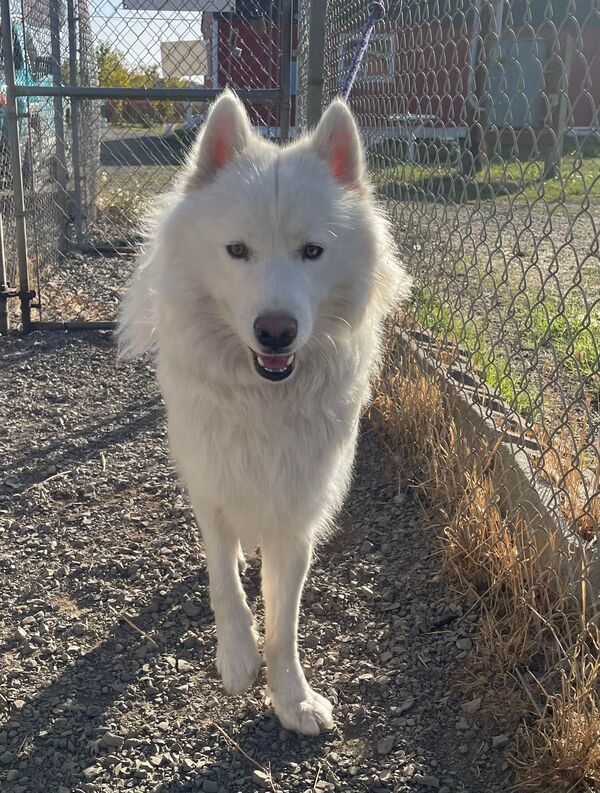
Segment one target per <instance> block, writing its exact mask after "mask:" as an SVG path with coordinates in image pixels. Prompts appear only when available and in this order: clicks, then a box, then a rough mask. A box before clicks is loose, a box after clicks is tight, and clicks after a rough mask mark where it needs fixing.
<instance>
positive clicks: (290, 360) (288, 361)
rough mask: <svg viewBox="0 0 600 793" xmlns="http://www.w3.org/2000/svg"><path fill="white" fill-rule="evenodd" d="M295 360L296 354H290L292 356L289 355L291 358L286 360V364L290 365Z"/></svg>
mask: <svg viewBox="0 0 600 793" xmlns="http://www.w3.org/2000/svg"><path fill="white" fill-rule="evenodd" d="M293 360H294V356H293V355H290V357H289V358H288V359H287V361H286V362H285V365H286V366H290V364H291V363H292V361H293Z"/></svg>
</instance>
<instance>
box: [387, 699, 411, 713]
mask: <svg viewBox="0 0 600 793" xmlns="http://www.w3.org/2000/svg"><path fill="white" fill-rule="evenodd" d="M414 704H415V698H414V697H408V699H405V700H404V702H401V703H400V704H399V705H395V706H393V707H391V708H390V713H391V714H392V716H401V715H402V714H403V713H407V712H408V711H409V710H410V709H411V708H412V707H413V705H414Z"/></svg>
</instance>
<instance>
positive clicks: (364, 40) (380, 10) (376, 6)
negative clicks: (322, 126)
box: [341, 0, 385, 100]
mask: <svg viewBox="0 0 600 793" xmlns="http://www.w3.org/2000/svg"><path fill="white" fill-rule="evenodd" d="M384 18H385V6H384V4H383V0H374V2H372V3H371V4H370V5H369V16H368V17H367V21H366V22H365V24H364V25H363V29H362V32H361V34H360V39H359V41H358V46H357V48H356V51H355V52H354V57H353V58H352V63H351V64H350V71H349V72H348V76H347V77H346V82H345V83H344V88H343V90H342V94H341V96H342V99H345V100H348V97H349V96H350V91H351V90H352V86H353V85H354V82H355V80H356V76H357V74H358V70H359V69H360V65H361V63H362V60H363V58H364V57H365V53H366V51H367V48H368V46H369V39H370V38H371V33H372V32H373V28H374V27H375V25H376V24H377V23H378V22H380V21H381V20H382V19H384Z"/></svg>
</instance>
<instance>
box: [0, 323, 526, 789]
mask: <svg viewBox="0 0 600 793" xmlns="http://www.w3.org/2000/svg"><path fill="white" fill-rule="evenodd" d="M0 370H1V371H2V383H3V387H2V389H1V390H0V405H1V407H2V415H3V417H4V420H3V424H2V428H1V429H0V449H1V450H2V454H1V455H0V464H1V465H2V466H3V467H4V469H5V470H4V472H3V474H4V480H3V483H2V485H1V489H0V576H1V580H2V584H1V596H0V599H1V602H2V605H3V608H2V614H1V615H0V657H1V660H0V787H1V788H2V790H3V791H6V793H57V792H60V793H69V791H79V792H81V793H112V792H113V791H118V790H133V791H139V792H140V793H146V791H154V792H158V791H165V792H167V791H169V793H170V792H175V791H205V793H210V791H213V792H214V793H229V792H230V791H231V793H237V791H242V792H243V793H246V792H247V791H259V790H263V789H266V790H269V789H270V790H274V791H299V793H305V791H328V790H331V791H334V790H340V791H374V792H375V793H377V792H378V791H381V793H384V792H387V791H398V792H399V791H428V790H429V791H440V793H450V792H451V793H459V792H462V793H500V791H506V790H508V789H509V787H510V784H511V780H510V775H509V771H508V770H507V769H508V766H507V764H506V761H505V759H504V752H505V748H504V747H505V746H506V744H507V743H508V737H507V736H506V735H503V734H502V730H501V727H498V726H496V727H495V728H493V729H491V730H488V729H486V728H482V727H479V726H477V725H476V722H475V721H473V718H474V716H475V718H476V712H477V710H478V708H479V705H480V703H479V701H478V700H473V701H471V702H469V701H464V699H461V698H459V697H458V696H457V694H456V685H455V684H456V683H457V681H459V680H461V679H462V680H464V671H463V667H464V664H465V659H466V657H467V655H468V651H469V649H470V647H471V645H472V634H473V633H474V632H475V631H476V629H477V619H478V618H477V616H476V614H475V613H474V611H473V609H469V606H468V604H465V603H464V602H461V601H458V600H456V599H455V598H454V597H453V596H452V594H451V593H450V592H449V590H448V589H447V587H446V586H445V584H444V583H443V581H442V580H441V579H440V576H439V545H438V540H437V538H436V536H435V534H434V533H433V532H432V531H430V530H429V531H428V530H424V529H425V528H426V526H427V524H426V521H425V516H424V515H423V514H422V513H421V512H420V508H419V507H418V506H417V504H416V503H415V502H414V501H413V499H412V497H411V494H410V492H407V493H404V494H402V496H401V497H399V496H398V486H397V481H396V477H395V475H394V466H393V461H392V460H390V458H389V457H388V456H386V453H385V451H384V450H383V449H382V448H381V447H380V446H379V444H378V441H377V439H376V437H375V435H374V433H373V432H372V431H371V430H370V428H369V427H368V426H365V428H364V431H363V437H362V443H361V448H360V453H359V459H358V464H357V470H356V477H355V484H354V488H353V490H352V493H351V496H350V498H349V500H348V503H347V506H346V508H345V510H344V512H343V514H342V515H341V516H340V521H339V522H340V528H339V531H338V533H337V534H336V535H335V536H334V537H333V539H332V540H331V541H330V542H329V544H328V545H327V546H325V547H323V548H322V549H321V551H320V553H319V557H318V559H317V561H316V563H315V566H314V569H313V571H312V574H311V577H310V581H309V584H308V587H307V590H306V593H305V598H304V606H303V616H302V621H301V646H302V653H303V659H304V663H305V666H306V667H307V668H309V669H310V670H311V674H312V679H313V684H314V685H315V687H316V688H317V689H318V690H321V691H323V692H324V693H326V694H327V696H328V697H330V698H331V699H332V700H333V701H334V702H335V703H336V709H335V715H336V718H337V722H336V728H335V730H334V731H333V732H331V733H328V734H325V735H322V736H320V737H319V738H301V737H299V736H297V735H294V734H291V733H288V732H286V731H285V730H283V729H281V727H280V726H279V723H278V721H277V719H276V718H275V717H274V715H273V714H272V712H271V711H270V710H269V709H268V707H267V706H266V705H265V704H264V701H263V684H264V677H261V679H260V680H259V681H258V683H257V685H256V686H255V687H254V688H253V690H252V691H251V692H250V693H249V694H248V695H247V696H243V697H237V698H236V697H229V696H227V695H225V693H224V691H223V689H222V687H221V685H220V682H219V680H218V678H217V676H216V671H215V634H214V627H213V620H212V614H211V611H210V608H209V603H208V591H207V575H206V568H205V564H204V560H203V555H202V549H201V544H200V537H199V532H198V529H197V528H196V526H195V523H194V520H193V517H192V514H191V511H190V509H189V506H188V503H187V499H186V497H185V494H184V493H183V492H182V489H181V487H180V486H179V484H178V483H177V479H176V476H175V474H174V471H173V469H172V467H171V464H170V462H169V459H168V455H167V449H166V442H165V422H164V414H163V408H162V404H161V400H160V397H159V395H158V393H157V390H156V386H155V381H154V374H153V371H152V366H151V364H149V363H147V362H141V363H138V364H135V365H131V364H127V365H122V366H117V365H115V350H114V345H113V342H112V339H111V337H110V335H108V334H101V333H86V334H81V335H76V334H71V335H68V334H64V333H47V334H44V335H40V334H32V335H31V336H29V337H27V338H17V337H13V338H9V339H5V340H3V341H0ZM245 585H246V589H247V591H248V593H249V595H250V597H251V599H252V602H253V604H254V605H255V607H256V610H257V613H258V616H259V621H260V619H261V605H260V597H259V590H260V587H259V569H258V563H257V560H251V563H250V566H249V570H248V572H247V573H246V576H245ZM127 620H129V622H128V621H127ZM233 742H235V743H236V744H237V746H234V745H233ZM250 758H252V759H250ZM258 766H261V767H262V769H265V770H266V771H267V772H268V771H269V769H270V771H271V773H272V780H270V779H269V776H268V773H265V771H264V770H261V768H259V767H258Z"/></svg>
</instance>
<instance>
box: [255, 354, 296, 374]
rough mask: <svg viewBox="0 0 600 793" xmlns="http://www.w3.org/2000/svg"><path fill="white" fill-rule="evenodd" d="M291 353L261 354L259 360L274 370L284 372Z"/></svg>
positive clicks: (262, 364)
mask: <svg viewBox="0 0 600 793" xmlns="http://www.w3.org/2000/svg"><path fill="white" fill-rule="evenodd" d="M289 358H290V356H289V355H259V356H258V362H259V364H260V365H261V366H263V367H264V368H265V369H270V370H271V371H272V372H283V370H284V369H287V367H288V360H289Z"/></svg>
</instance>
